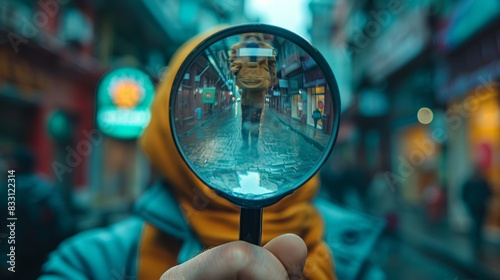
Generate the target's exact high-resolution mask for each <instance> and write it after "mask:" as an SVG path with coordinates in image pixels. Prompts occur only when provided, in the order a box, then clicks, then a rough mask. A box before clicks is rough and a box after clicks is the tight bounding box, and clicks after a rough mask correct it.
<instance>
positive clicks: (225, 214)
mask: <svg viewBox="0 0 500 280" xmlns="http://www.w3.org/2000/svg"><path fill="white" fill-rule="evenodd" d="M213 33H214V32H213V31H212V32H209V33H207V34H202V35H199V36H197V37H195V38H193V39H191V40H190V41H188V42H187V43H186V44H184V45H183V46H182V47H181V48H180V49H179V51H178V52H177V53H176V54H175V55H174V57H173V58H172V60H171V62H170V65H169V70H168V73H167V75H166V77H165V79H164V81H163V82H162V84H161V85H160V86H159V88H158V89H157V93H156V97H155V100H154V103H153V106H152V118H151V122H150V124H149V126H148V127H147V129H146V130H145V132H144V134H143V136H142V137H141V139H140V144H141V147H142V148H143V150H144V151H145V153H146V155H147V156H148V158H149V160H150V161H151V163H152V165H153V167H154V168H155V169H156V170H157V171H158V172H159V173H160V174H161V175H162V176H163V178H164V179H165V180H166V181H168V182H169V185H170V186H173V192H174V194H175V196H176V197H177V199H178V201H179V203H180V205H181V208H182V210H183V212H184V214H185V216H186V218H187V220H188V223H189V225H190V226H191V228H192V229H193V231H194V232H195V234H196V235H197V236H198V238H199V239H200V241H201V243H202V244H203V245H204V246H206V247H212V246H217V245H221V244H224V243H227V242H231V241H234V240H238V231H239V222H240V221H239V217H240V216H239V208H238V207H237V206H235V205H233V204H231V203H230V202H228V201H227V200H225V199H223V198H221V197H219V196H217V195H216V194H215V193H214V192H213V191H212V190H211V189H210V188H208V187H207V186H206V185H205V184H204V183H203V182H201V181H200V180H199V179H198V178H197V177H196V176H195V175H194V174H193V172H192V171H191V170H190V169H189V167H188V166H187V165H186V163H185V162H184V160H183V158H182V156H181V155H180V154H179V152H178V151H177V148H176V146H175V143H174V138H173V135H172V132H171V127H170V112H169V102H170V100H169V99H170V93H171V89H172V85H173V83H174V78H175V75H176V73H177V71H178V69H179V68H180V66H181V64H182V63H183V61H184V60H185V59H186V57H187V56H188V55H189V53H190V52H191V51H192V50H193V49H194V48H195V47H196V46H197V45H198V44H199V43H200V42H202V41H203V40H204V39H206V38H207V37H208V36H210V35H211V34H213ZM318 186H319V179H318V176H314V177H313V178H312V179H311V180H309V181H308V182H307V183H306V184H304V186H302V187H301V188H299V189H298V190H297V191H295V192H294V193H293V194H291V195H289V196H288V197H286V198H284V199H282V200H281V201H279V202H278V203H276V204H274V205H272V206H270V207H267V208H265V209H264V214H263V233H262V243H263V244H266V243H267V242H269V241H270V240H271V239H272V238H274V237H276V236H279V235H281V234H284V233H295V234H297V235H299V236H301V237H302V238H303V239H304V241H305V243H306V244H307V247H308V252H309V253H308V258H307V261H306V265H305V268H304V273H305V278H306V279H318V280H320V279H328V280H330V279H335V276H334V272H333V261H332V256H331V253H330V251H329V249H328V247H327V246H326V244H325V243H324V242H323V231H324V228H323V221H322V219H321V216H320V215H319V213H318V211H317V210H316V209H315V208H314V206H313V205H312V199H313V197H314V196H315V195H316V192H317V190H318ZM202 198H203V199H206V198H208V200H209V201H208V203H205V204H203V206H205V207H204V208H203V209H200V207H196V206H199V203H198V202H197V200H198V199H202ZM157 231H158V230H157V229H154V228H152V227H147V228H146V230H145V237H143V238H157V236H158V235H159V233H158V232H157ZM148 236H149V237H148ZM143 242H144V244H146V245H144V246H148V245H147V244H151V242H149V243H148V240H145V241H143ZM144 246H143V248H141V252H142V253H143V254H149V256H150V257H151V256H152V255H155V254H154V253H153V254H151V252H149V253H148V252H145V250H144ZM152 247H153V246H149V248H151V250H154V251H155V252H157V254H156V256H173V255H175V254H176V253H177V252H178V250H179V246H177V245H176V246H171V247H166V248H152ZM162 250H165V252H161V251H162ZM149 259H154V256H153V257H151V258H149ZM156 260H157V261H158V262H162V263H163V264H164V266H166V267H167V268H168V267H172V266H174V265H176V264H177V263H176V258H175V257H173V258H172V257H168V258H167V259H160V260H158V258H156ZM141 267H143V269H142V270H143V271H142V272H141V271H139V273H140V274H141V275H146V274H147V275H158V274H157V273H159V275H161V274H162V273H163V271H162V270H163V268H155V266H154V265H147V269H145V268H144V266H141ZM155 269H156V270H158V271H157V272H155V273H152V272H153V271H152V270H155Z"/></svg>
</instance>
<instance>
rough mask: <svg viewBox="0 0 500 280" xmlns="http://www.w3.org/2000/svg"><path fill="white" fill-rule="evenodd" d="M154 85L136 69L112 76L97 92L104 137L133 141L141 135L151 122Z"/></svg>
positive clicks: (98, 125) (113, 72)
mask: <svg viewBox="0 0 500 280" xmlns="http://www.w3.org/2000/svg"><path fill="white" fill-rule="evenodd" d="M153 95H154V85H153V82H152V81H151V79H150V78H149V76H148V75H147V74H145V73H143V72H142V71H140V70H137V69H134V68H120V69H117V70H114V71H111V72H110V73H108V74H107V75H106V76H104V78H103V79H102V81H101V83H100V84H99V87H98V89H97V104H96V106H97V117H96V121H97V128H99V129H100V130H101V131H102V132H103V133H104V134H106V135H108V136H111V137H116V138H122V139H131V138H136V137H138V136H140V135H141V133H142V131H143V130H144V128H145V127H146V126H147V125H148V123H149V120H150V119H151V113H150V109H149V108H150V106H151V103H152V101H153Z"/></svg>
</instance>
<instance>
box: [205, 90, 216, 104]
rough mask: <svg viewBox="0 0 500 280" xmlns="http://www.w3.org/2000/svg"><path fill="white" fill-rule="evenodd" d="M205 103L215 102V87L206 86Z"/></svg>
mask: <svg viewBox="0 0 500 280" xmlns="http://www.w3.org/2000/svg"><path fill="white" fill-rule="evenodd" d="M202 97H203V98H202V102H203V103H211V104H214V103H215V88H204V89H203V92H202Z"/></svg>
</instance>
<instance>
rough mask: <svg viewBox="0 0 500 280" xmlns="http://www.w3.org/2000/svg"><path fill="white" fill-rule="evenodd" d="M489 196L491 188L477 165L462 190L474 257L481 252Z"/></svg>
mask: <svg viewBox="0 0 500 280" xmlns="http://www.w3.org/2000/svg"><path fill="white" fill-rule="evenodd" d="M491 194H492V192H491V187H490V184H489V182H488V180H487V178H486V176H485V174H484V171H483V170H482V169H481V167H480V166H479V165H477V166H476V167H475V169H474V171H473V173H472V175H471V177H469V178H468V179H467V180H466V181H465V184H464V185H463V189H462V199H463V201H464V203H465V206H466V208H467V210H468V212H469V214H470V217H471V219H472V225H471V244H472V246H473V250H474V253H475V254H476V256H477V255H478V254H480V252H481V246H482V242H483V225H484V221H485V219H486V216H487V213H488V202H489V199H490V197H491Z"/></svg>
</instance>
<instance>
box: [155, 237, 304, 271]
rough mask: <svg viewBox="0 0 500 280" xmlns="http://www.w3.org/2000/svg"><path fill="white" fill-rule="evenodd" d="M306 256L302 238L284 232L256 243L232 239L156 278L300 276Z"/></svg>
mask: <svg viewBox="0 0 500 280" xmlns="http://www.w3.org/2000/svg"><path fill="white" fill-rule="evenodd" d="M306 257H307V247H306V244H305V243H304V241H303V240H302V239H301V238H300V237H298V236H297V235H294V234H284V235H281V236H278V237H276V238H274V239H273V240H271V241H269V243H267V244H266V246H264V247H259V246H256V245H253V244H250V243H247V242H244V241H233V242H230V243H227V244H223V245H220V246H217V247H214V248H211V249H209V250H207V251H205V252H203V253H201V254H199V255H198V256H196V257H194V258H193V259H191V260H189V261H187V262H185V263H183V264H180V265H177V266H174V267H172V268H171V269H169V270H167V271H166V272H165V273H164V274H163V275H162V276H161V278H160V280H171V279H175V280H179V279H181V280H197V279H207V280H211V279H228V280H233V279H277V280H280V279H297V280H298V279H300V278H301V276H302V271H303V268H304V264H305V261H306Z"/></svg>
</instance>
